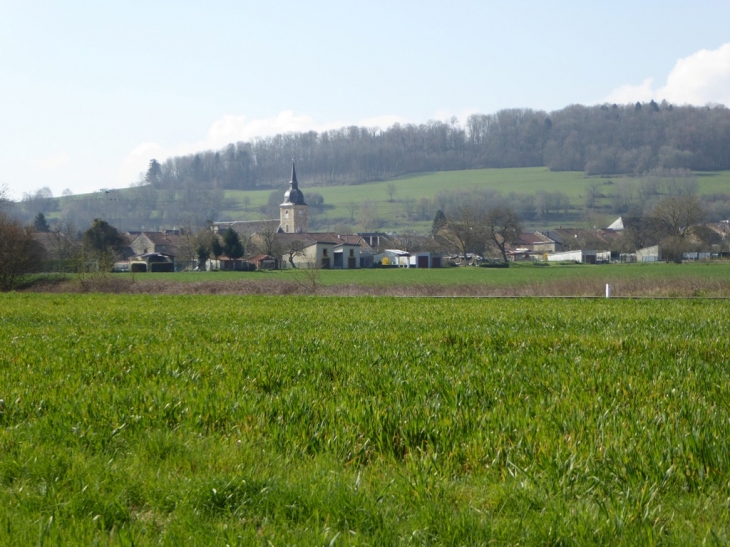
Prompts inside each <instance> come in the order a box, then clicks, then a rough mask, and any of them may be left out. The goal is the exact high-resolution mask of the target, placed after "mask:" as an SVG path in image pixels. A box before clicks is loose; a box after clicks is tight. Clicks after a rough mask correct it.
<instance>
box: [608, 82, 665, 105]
mask: <svg viewBox="0 0 730 547" xmlns="http://www.w3.org/2000/svg"><path fill="white" fill-rule="evenodd" d="M655 97H656V95H655V92H654V78H647V79H646V80H644V81H643V82H641V83H640V84H638V85H633V84H625V85H622V86H621V87H617V88H616V89H614V90H613V91H612V92H611V94H610V95H609V96H608V97H606V98H605V99H604V100H603V101H602V102H608V103H618V104H627V103H634V102H636V101H641V102H646V101H650V100H652V99H654V98H655Z"/></svg>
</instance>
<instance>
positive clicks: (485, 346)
mask: <svg viewBox="0 0 730 547" xmlns="http://www.w3.org/2000/svg"><path fill="white" fill-rule="evenodd" d="M411 273H412V272H411ZM729 354H730V318H729V315H728V304H727V303H726V302H725V301H707V300H704V301H703V300H694V301H690V300H671V301H668V300H663V301H656V300H655V301H639V300H606V299H599V300H569V301H566V300H562V301H556V300H547V301H546V300H530V299H518V300H464V299H456V300H451V299H439V300H433V299H397V298H378V299H375V298H332V297H330V298H322V297H231V296H149V295H147V296H129V295H128V296H119V295H68V294H47V295H37V294H13V293H11V294H4V295H0V399H2V402H0V544H2V545H95V544H104V545H277V546H278V545H385V546H388V545H494V544H499V545H502V544H509V545H514V544H520V545H568V544H578V545H586V544H596V545H656V544H662V545H696V544H705V543H706V544H726V543H727V542H728V541H730V501H729V500H730V420H729V419H728V416H729V415H730V414H729V411H730V408H728V407H729V405H730V374H729V373H730V368H729V366H730V365H728V362H729V361H728V358H727V356H728V355H729Z"/></svg>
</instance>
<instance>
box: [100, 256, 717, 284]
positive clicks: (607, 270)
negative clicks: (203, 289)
mask: <svg viewBox="0 0 730 547" xmlns="http://www.w3.org/2000/svg"><path fill="white" fill-rule="evenodd" d="M114 275H115V276H121V277H125V278H127V277H130V276H129V275H128V274H114ZM299 275H301V272H299V271H297V270H278V271H262V272H178V273H152V274H135V275H134V280H135V282H138V283H144V282H151V281H160V280H164V281H177V282H180V283H199V282H210V281H238V280H241V281H251V280H262V279H276V280H290V279H292V278H296V277H297V276H299ZM318 276H319V282H321V283H322V284H323V285H345V284H358V285H364V286H385V285H402V286H409V285H414V284H427V285H445V286H449V285H494V286H508V285H524V284H529V283H550V282H552V281H556V280H558V281H560V280H568V281H569V280H586V279H588V280H601V281H604V282H605V283H611V282H615V281H620V280H631V279H643V280H657V281H662V280H666V279H672V280H677V279H692V278H699V277H701V278H704V279H708V280H717V279H719V280H723V279H728V278H730V262H728V261H717V262H708V263H684V264H666V263H655V264H603V265H589V264H571V265H565V264H550V265H549V266H545V267H540V268H538V267H534V266H532V264H531V263H524V264H521V263H517V264H512V265H511V266H510V267H509V268H478V267H463V268H439V269H417V268H382V269H381V268H375V269H367V268H364V269H358V270H319V271H318Z"/></svg>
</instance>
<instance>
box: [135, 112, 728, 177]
mask: <svg viewBox="0 0 730 547" xmlns="http://www.w3.org/2000/svg"><path fill="white" fill-rule="evenodd" d="M729 142H730V110H728V109H727V108H725V107H723V106H720V105H717V106H706V107H696V106H674V105H671V104H668V103H666V102H662V103H661V104H659V103H656V102H654V101H651V102H649V103H636V104H634V105H616V104H613V105H607V104H604V105H596V106H581V105H571V106H568V107H566V108H563V109H561V110H556V111H553V112H550V113H547V112H544V111H539V110H531V109H509V110H501V111H499V112H497V113H495V114H489V115H485V114H473V115H471V116H469V118H468V119H467V121H466V124H465V125H464V126H461V125H460V124H459V123H458V121H457V120H456V119H455V118H452V119H451V120H450V121H448V122H442V121H430V122H428V123H424V124H417V125H416V124H394V125H393V126H391V127H390V128H388V129H378V128H367V127H356V126H350V127H343V128H341V129H337V130H331V131H323V132H319V133H318V132H316V131H309V132H304V133H287V134H279V135H275V136H273V137H267V138H259V139H253V140H251V141H245V142H244V141H242V142H238V143H232V144H229V145H228V146H226V147H225V148H223V149H221V150H217V151H214V150H209V151H203V152H200V153H197V154H190V155H186V156H177V157H173V158H169V159H167V160H166V161H164V162H163V163H159V162H157V160H154V159H153V160H151V162H150V166H149V169H148V170H147V172H146V174H144V177H143V180H141V181H140V183H142V184H149V185H151V186H152V187H153V188H155V189H157V190H163V189H168V190H176V191H180V190H185V189H190V188H199V187H205V188H209V189H219V190H222V189H238V190H251V189H256V188H259V189H260V188H262V187H263V188H266V187H273V186H277V185H280V184H281V172H282V171H281V170H282V165H286V164H287V163H288V162H289V161H291V159H292V158H294V159H295V160H296V161H297V162H300V163H302V164H304V165H306V166H307V177H308V180H309V181H310V183H311V184H315V185H320V184H324V185H332V184H357V183H362V182H370V181H377V180H383V179H387V178H391V177H395V176H399V175H404V174H408V173H416V172H430V171H448V170H458V169H477V168H488V167H494V168H501V167H538V166H547V167H549V168H550V169H551V170H556V171H585V172H586V173H587V174H591V175H597V174H604V175H615V174H637V173H645V172H647V171H650V170H651V169H654V168H665V169H672V168H675V169H676V168H685V169H691V170H696V171H713V170H725V169H730V147H729V146H728V143H729Z"/></svg>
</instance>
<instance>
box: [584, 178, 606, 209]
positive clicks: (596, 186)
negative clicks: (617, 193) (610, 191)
mask: <svg viewBox="0 0 730 547" xmlns="http://www.w3.org/2000/svg"><path fill="white" fill-rule="evenodd" d="M601 197H603V194H601V183H600V182H599V181H597V180H591V181H590V182H589V183H588V186H586V207H587V208H588V209H595V207H596V205H597V202H598V199H599V198H601Z"/></svg>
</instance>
